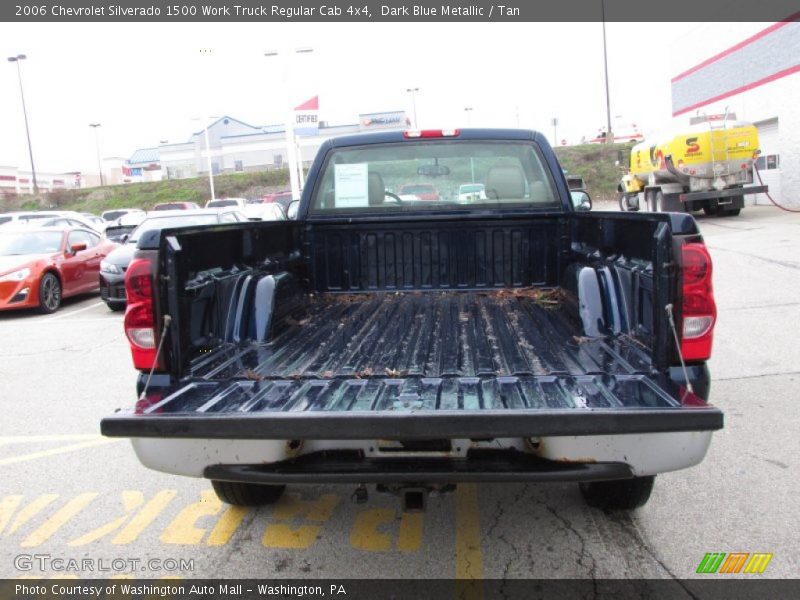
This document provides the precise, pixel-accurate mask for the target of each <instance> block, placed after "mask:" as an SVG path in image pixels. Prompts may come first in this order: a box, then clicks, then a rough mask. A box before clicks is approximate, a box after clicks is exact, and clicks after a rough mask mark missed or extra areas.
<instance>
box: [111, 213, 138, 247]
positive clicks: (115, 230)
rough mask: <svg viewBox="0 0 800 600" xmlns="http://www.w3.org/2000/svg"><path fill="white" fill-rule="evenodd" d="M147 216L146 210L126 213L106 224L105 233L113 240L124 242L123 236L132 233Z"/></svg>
mask: <svg viewBox="0 0 800 600" xmlns="http://www.w3.org/2000/svg"><path fill="white" fill-rule="evenodd" d="M146 218H147V213H146V212H144V211H139V212H129V213H127V214H124V215H122V216H121V217H120V218H118V219H116V220H114V221H110V222H108V223H107V224H106V228H105V231H104V235H105V236H106V238H107V239H109V240H111V241H112V242H117V243H118V244H119V243H122V242H124V241H125V240H124V239H122V238H123V237H124V236H126V235H128V234H130V233H131V232H132V231H133V230H134V229H136V228H137V227H138V226H139V224H140V223H141V222H142V221H144V220H145V219H146Z"/></svg>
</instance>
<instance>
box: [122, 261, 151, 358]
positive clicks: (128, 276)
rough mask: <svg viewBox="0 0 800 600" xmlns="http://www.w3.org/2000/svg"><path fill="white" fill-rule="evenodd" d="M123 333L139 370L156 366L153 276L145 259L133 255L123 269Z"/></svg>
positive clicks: (148, 262)
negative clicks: (125, 295)
mask: <svg viewBox="0 0 800 600" xmlns="http://www.w3.org/2000/svg"><path fill="white" fill-rule="evenodd" d="M125 293H126V294H127V304H128V307H127V308H126V309H125V335H126V336H127V337H128V341H129V342H130V344H131V355H132V356H133V366H135V367H136V368H137V369H141V370H150V369H152V368H153V366H156V367H158V363H157V361H156V331H155V317H154V316H153V276H152V273H151V263H150V260H149V259H146V258H137V259H134V260H133V261H132V262H131V264H130V266H129V267H128V271H127V272H126V273H125Z"/></svg>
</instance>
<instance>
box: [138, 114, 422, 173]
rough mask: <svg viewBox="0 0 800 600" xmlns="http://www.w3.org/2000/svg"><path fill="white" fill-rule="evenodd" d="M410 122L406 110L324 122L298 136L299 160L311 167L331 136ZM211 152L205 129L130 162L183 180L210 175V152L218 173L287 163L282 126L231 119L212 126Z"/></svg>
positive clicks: (396, 126)
mask: <svg viewBox="0 0 800 600" xmlns="http://www.w3.org/2000/svg"><path fill="white" fill-rule="evenodd" d="M408 123H409V120H408V118H407V117H406V114H405V112H403V111H392V112H381V113H364V114H361V115H359V120H358V123H354V124H351V125H334V126H329V125H328V124H327V123H325V122H324V121H323V122H320V123H319V126H318V127H316V128H314V129H313V130H311V129H308V128H306V129H304V130H303V132H300V131H297V132H296V133H297V137H296V139H295V142H296V145H297V149H298V154H297V156H298V158H299V159H300V160H301V161H302V163H303V165H304V166H308V165H310V164H311V162H312V161H313V160H314V157H315V156H316V154H317V150H318V149H319V147H320V146H321V145H322V143H323V142H325V141H326V140H328V139H330V138H332V137H338V136H340V135H347V134H352V133H360V132H365V131H374V130H387V129H389V130H391V129H406V128H407V127H408ZM208 148H210V152H208V151H207V150H206V139H205V131H204V130H200V131H198V132H196V133H193V134H192V135H191V137H190V138H189V140H188V141H187V142H184V143H179V144H162V145H160V146H158V148H147V149H142V150H137V151H136V153H134V155H133V156H132V157H131V158H130V159H128V161H127V162H128V166H132V165H133V161H134V159H135V158H137V157H139V158H141V157H142V156H144V155H145V154H148V153H151V154H150V155H148V157H147V162H148V164H150V165H151V169H152V170H153V171H155V168H156V165H158V168H159V169H160V171H159V172H160V174H161V177H162V178H163V179H185V178H187V177H197V176H198V175H203V174H205V173H207V172H208V162H209V161H208V155H209V154H210V157H211V169H212V172H213V173H214V174H218V173H237V172H244V171H263V170H265V169H276V168H280V167H283V166H284V165H285V164H286V162H287V160H288V149H287V145H286V135H285V131H284V126H283V125H266V126H254V125H248V124H247V123H244V122H242V121H239V120H238V119H234V118H233V117H228V116H225V117H221V118H219V119H217V120H216V121H214V122H213V123H211V124H210V125H209V126H208ZM153 152H155V154H152V153H153ZM137 160H138V158H137ZM143 173H144V172H143Z"/></svg>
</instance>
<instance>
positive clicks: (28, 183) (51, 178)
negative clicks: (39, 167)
mask: <svg viewBox="0 0 800 600" xmlns="http://www.w3.org/2000/svg"><path fill="white" fill-rule="evenodd" d="M81 185H82V180H81V174H80V172H78V171H74V172H70V173H48V172H45V171H42V172H39V171H37V172H36V186H37V187H38V188H39V192H41V193H44V192H52V191H53V190H68V189H75V188H79V187H81ZM32 193H33V173H31V171H25V170H21V169H18V168H17V167H8V166H0V196H2V195H11V194H32Z"/></svg>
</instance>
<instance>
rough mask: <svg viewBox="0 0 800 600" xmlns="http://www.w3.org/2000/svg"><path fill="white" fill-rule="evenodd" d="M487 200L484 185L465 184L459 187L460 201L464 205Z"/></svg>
mask: <svg viewBox="0 0 800 600" xmlns="http://www.w3.org/2000/svg"><path fill="white" fill-rule="evenodd" d="M476 200H486V186H485V185H483V184H482V183H465V184H463V185H460V186H459V187H458V201H459V202H462V203H466V202H475V201H476Z"/></svg>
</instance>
